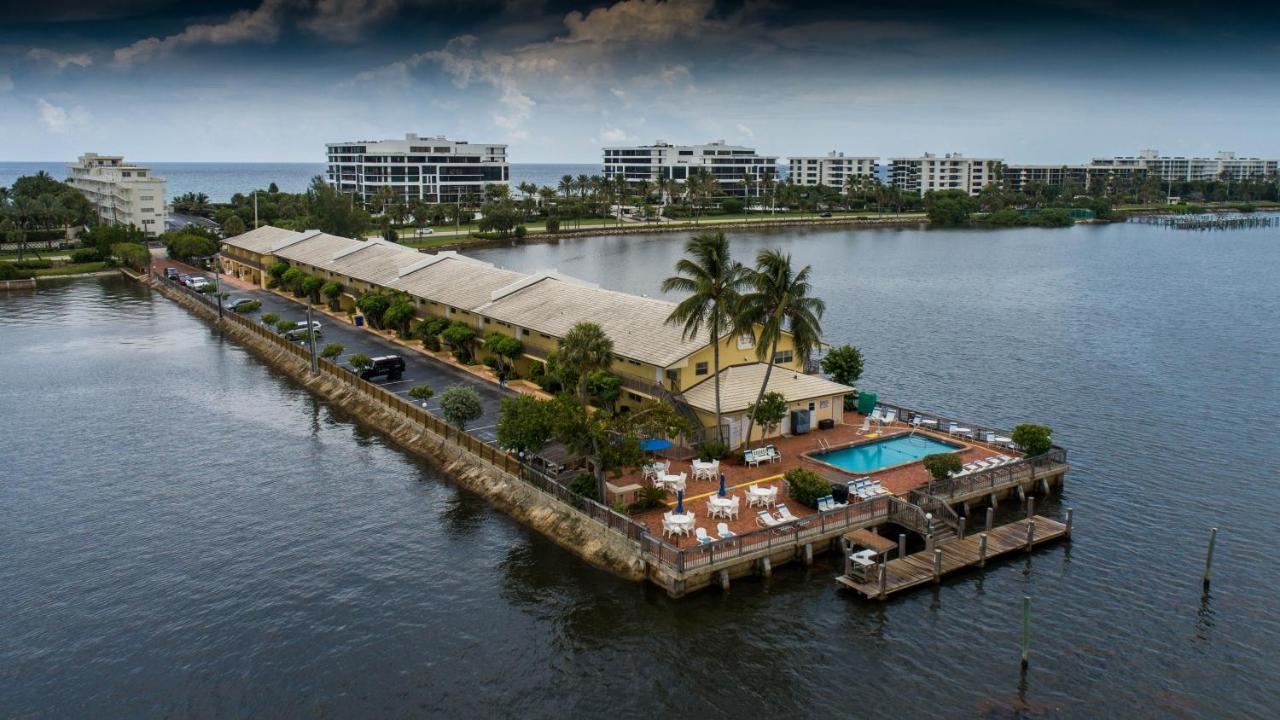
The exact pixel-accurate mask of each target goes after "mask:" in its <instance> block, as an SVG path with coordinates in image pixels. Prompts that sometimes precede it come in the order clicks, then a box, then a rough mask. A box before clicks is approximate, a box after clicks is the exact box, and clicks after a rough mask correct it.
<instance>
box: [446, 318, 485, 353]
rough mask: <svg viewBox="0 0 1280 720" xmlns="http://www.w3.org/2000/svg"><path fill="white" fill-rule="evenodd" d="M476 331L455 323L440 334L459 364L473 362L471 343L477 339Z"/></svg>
mask: <svg viewBox="0 0 1280 720" xmlns="http://www.w3.org/2000/svg"><path fill="white" fill-rule="evenodd" d="M476 335H477V333H476V329H475V328H473V327H471V326H470V325H468V324H466V323H463V322H457V321H454V322H453V323H450V324H449V327H447V328H445V329H444V331H442V332H441V333H440V338H441V339H443V340H444V341H445V343H447V344H448V345H449V350H451V351H452V352H453V356H454V357H455V358H457V359H458V362H462V363H467V362H470V361H471V355H472V353H471V343H472V342H474V341H475V339H476Z"/></svg>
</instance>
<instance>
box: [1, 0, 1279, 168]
mask: <svg viewBox="0 0 1280 720" xmlns="http://www.w3.org/2000/svg"><path fill="white" fill-rule="evenodd" d="M1275 8H1276V4H1275V3H1260V2H1259V3H1235V2H1234V0H1229V1H1227V2H1221V1H1220V2H1214V3H1193V2H1185V1H1183V0H1168V1H1165V2H1154V1H1152V2H1135V3H1127V4H1124V3H1108V2H1104V1H1103V0H1021V1H1020V2H1007V3H991V4H986V5H982V4H976V3H962V2H947V1H946V0H926V1H923V2H893V3H886V2H861V3H858V2H841V3H784V2H769V1H768V0H747V1H746V2H742V1H741V0H738V1H736V2H716V1H715V0H617V1H616V2H603V3H574V2H554V1H551V0H547V1H545V2H542V1H539V0H505V1H503V0H473V1H472V2H465V3H464V2H446V1H444V0H351V1H344V0H248V1H242V2H236V1H233V0H228V1H226V2H199V1H192V0H186V1H183V2H177V1H174V0H57V1H55V2H31V3H25V4H24V6H23V7H20V8H17V9H6V10H5V11H4V12H5V15H4V20H3V22H0V159H3V160H56V161H64V160H70V159H73V158H74V157H75V156H76V155H78V154H79V153H81V152H84V151H96V152H100V153H115V154H120V153H123V154H125V155H127V156H129V157H132V158H136V159H139V160H149V161H177V160H193V161H196V160H200V161H220V160H226V161H230V160H239V161H310V162H323V160H324V143H325V142H332V141H339V140H351V139H377V138H389V137H400V136H403V134H404V133H406V132H417V133H418V134H420V135H435V134H444V135H448V136H449V137H451V138H459V139H465V140H470V141H472V142H506V143H509V144H510V145H511V149H510V158H511V160H512V161H513V162H589V163H596V162H599V161H600V146H601V145H607V144H625V143H632V142H652V141H653V140H655V139H657V138H662V139H665V140H669V141H672V142H681V143H696V142H705V141H708V140H716V139H724V140H728V141H730V142H737V143H743V144H748V145H753V146H755V147H757V148H759V149H760V151H761V152H765V153H769V154H776V155H779V156H781V157H784V158H785V157H786V156H787V155H803V154H819V153H823V152H826V151H829V150H840V151H843V152H845V153H848V154H855V155H877V156H880V157H882V158H887V157H890V156H894V155H902V154H909V155H916V154H919V153H922V152H925V151H932V152H939V153H941V152H950V151H958V152H963V153H965V154H969V155H977V156H995V157H1003V158H1005V159H1006V160H1008V161H1012V162H1053V163H1059V162H1082V161H1086V160H1088V159H1089V158H1091V157H1094V156H1103V155H1115V154H1132V153H1135V152H1137V151H1138V150H1141V149H1143V148H1147V147H1154V148H1158V149H1161V150H1163V151H1165V152H1166V153H1168V154H1211V153H1213V152H1214V151H1217V150H1236V151H1238V152H1240V153H1243V154H1246V155H1258V156H1265V157H1277V156H1280V133H1277V131H1276V128H1277V127H1278V126H1280V36H1278V35H1277V33H1276V30H1277V27H1280V23H1278V22H1277V18H1278V17H1280V15H1278V14H1277V10H1276V9H1275Z"/></svg>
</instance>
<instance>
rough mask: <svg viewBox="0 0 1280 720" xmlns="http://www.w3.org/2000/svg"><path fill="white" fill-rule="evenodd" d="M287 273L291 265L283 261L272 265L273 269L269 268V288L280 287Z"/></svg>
mask: <svg viewBox="0 0 1280 720" xmlns="http://www.w3.org/2000/svg"><path fill="white" fill-rule="evenodd" d="M287 272H289V263H287V262H284V261H282V260H278V261H276V262H273V263H271V267H269V268H267V277H268V278H269V279H268V280H267V287H269V288H274V287H279V285H280V283H281V278H283V277H284V274H285V273H287Z"/></svg>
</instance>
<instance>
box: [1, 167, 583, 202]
mask: <svg viewBox="0 0 1280 720" xmlns="http://www.w3.org/2000/svg"><path fill="white" fill-rule="evenodd" d="M126 159H128V158H126ZM140 162H141V163H142V164H144V165H150V166H151V167H152V168H153V169H154V170H155V172H156V173H157V174H158V175H160V176H161V177H163V178H164V179H165V181H166V182H165V194H166V196H167V197H168V199H169V200H173V198H175V197H178V196H179V195H184V194H186V193H188V192H202V193H204V194H205V195H208V196H209V199H210V200H212V201H213V202H229V201H230V200H231V196H232V195H234V194H236V193H248V192H251V191H253V190H255V189H260V188H265V187H267V186H268V185H270V184H271V183H275V184H276V186H277V187H279V188H280V189H281V190H283V191H284V192H302V191H303V190H306V189H307V186H308V185H310V184H311V178H313V177H315V176H316V175H323V174H324V168H325V165H324V163H192V162H154V163H148V162H146V161H140ZM67 164H68V163H66V162H7V161H0V185H2V186H8V185H12V184H13V181H14V180H16V179H17V178H19V177H21V176H23V175H34V174H36V173H37V172H39V171H41V170H43V171H45V172H47V173H49V174H50V175H52V176H54V177H55V178H58V179H60V180H61V179H63V178H65V177H67ZM565 174H570V175H573V176H575V177H576V176H578V175H580V174H585V175H598V174H600V166H599V165H548V164H538V163H512V165H511V185H512V187H515V186H517V185H519V184H520V183H522V182H533V183H537V184H538V185H550V186H552V187H555V186H556V185H558V184H559V183H560V178H561V177H562V176H563V175H565Z"/></svg>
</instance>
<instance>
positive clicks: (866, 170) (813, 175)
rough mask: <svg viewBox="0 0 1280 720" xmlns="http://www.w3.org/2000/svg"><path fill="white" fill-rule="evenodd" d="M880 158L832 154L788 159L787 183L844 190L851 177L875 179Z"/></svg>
mask: <svg viewBox="0 0 1280 720" xmlns="http://www.w3.org/2000/svg"><path fill="white" fill-rule="evenodd" d="M879 160H880V158H878V157H854V156H846V155H845V154H844V153H837V152H830V153H827V154H826V155H811V156H800V157H792V158H787V165H788V170H789V172H788V174H787V181H788V182H790V183H792V184H794V185H826V186H828V187H835V188H841V189H843V188H844V185H845V182H846V181H847V179H848V178H850V177H875V175H876V169H877V166H878V161H879Z"/></svg>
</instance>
